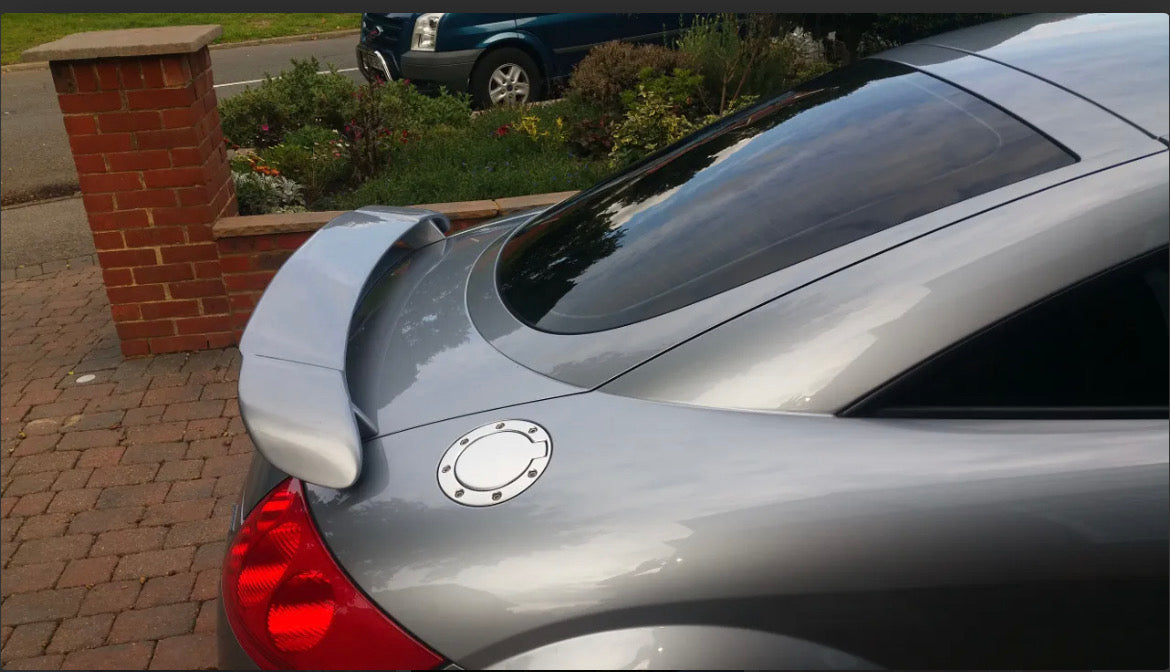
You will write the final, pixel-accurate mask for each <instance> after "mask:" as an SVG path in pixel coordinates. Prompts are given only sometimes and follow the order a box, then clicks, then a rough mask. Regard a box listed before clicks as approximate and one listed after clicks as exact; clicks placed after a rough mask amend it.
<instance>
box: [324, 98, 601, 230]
mask: <svg viewBox="0 0 1170 672" xmlns="http://www.w3.org/2000/svg"><path fill="white" fill-rule="evenodd" d="M566 109H567V107H566V106H565V105H563V101H559V102H556V103H553V104H550V105H547V106H539V107H532V108H528V109H524V108H514V109H506V108H504V109H491V110H485V111H484V112H483V113H482V114H479V115H477V116H476V117H475V118H474V119H472V120H470V123H468V124H467V125H465V126H463V127H461V128H452V127H442V128H436V129H432V130H426V131H422V132H420V133H418V134H417V135H411V136H410V139H409V142H407V143H405V144H403V143H397V144H395V145H394V146H393V148H392V150H391V154H390V157H389V161H390V166H392V167H391V168H389V169H386V170H383V171H381V172H380V173H379V174H378V175H376V176H375V177H374V178H372V179H369V180H367V181H366V182H365V183H363V184H361V185H360V186H358V187H357V188H356V189H354V190H352V191H350V192H348V193H343V194H338V195H335V196H331V197H328V198H325V199H322V200H321V201H319V202H318V203H316V204H315V205H314V207H315V208H319V209H350V208H356V207H360V206H362V205H369V204H380V205H415V204H419V203H435V202H446V201H461V200H476V199H483V198H500V197H505V196H521V195H525V194H534V193H542V192H554V191H567V190H571V189H582V188H585V187H588V186H590V185H592V184H594V183H596V182H597V181H598V180H600V179H602V178H603V177H605V176H606V175H607V174H608V172H609V169H608V167H607V165H606V163H605V162H604V161H591V160H587V159H583V158H582V157H581V156H580V155H578V154H576V153H575V152H573V151H572V150H571V149H570V148H568V147H566V146H565V144H564V143H563V142H561V141H560V140H559V139H558V138H557V134H556V130H557V123H556V120H557V119H558V118H561V119H563V112H564V111H565V110H566ZM532 117H535V119H532ZM526 118H528V119H527V120H526ZM563 125H564V122H562V126H563ZM546 131H547V135H546V134H545V132H546Z"/></svg>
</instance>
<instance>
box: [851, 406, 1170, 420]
mask: <svg viewBox="0 0 1170 672" xmlns="http://www.w3.org/2000/svg"><path fill="white" fill-rule="evenodd" d="M864 417H867V418H902V419H913V418H929V419H935V420H948V419H953V420H1158V419H1167V418H1170V406H891V407H888V408H883V409H879V410H876V411H873V412H871V413H869V414H867V415H865V416H864Z"/></svg>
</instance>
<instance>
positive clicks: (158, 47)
mask: <svg viewBox="0 0 1170 672" xmlns="http://www.w3.org/2000/svg"><path fill="white" fill-rule="evenodd" d="M220 35H223V26H220V25H205V26H163V27H160V28H127V29H124V30H97V31H93V32H88V33H73V34H72V35H67V36H65V37H62V38H61V39H59V40H55V41H53V42H49V43H48V44H42V45H40V46H37V47H33V48H32V49H28V50H26V51H25V52H24V53H23V54H21V60H24V61H81V60H89V59H95V58H127V57H133V56H161V55H164V54H189V53H193V52H196V51H199V50H200V49H202V48H203V47H206V46H207V45H208V44H211V43H212V42H213V41H214V40H215V39H216V38H218V37H219V36H220Z"/></svg>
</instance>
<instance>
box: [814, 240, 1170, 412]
mask: <svg viewBox="0 0 1170 672" xmlns="http://www.w3.org/2000/svg"><path fill="white" fill-rule="evenodd" d="M1167 254H1170V246H1168V245H1165V244H1162V245H1159V246H1158V247H1155V248H1153V249H1151V250H1147V251H1146V252H1143V253H1142V254H1139V255H1137V256H1135V257H1130V258H1129V259H1126V260H1124V261H1122V262H1119V263H1117V264H1114V265H1112V266H1110V267H1109V268H1106V269H1104V270H1101V271H1099V272H1097V273H1094V274H1092V275H1090V276H1087V277H1085V278H1082V279H1081V280H1079V281H1077V282H1075V283H1073V284H1071V285H1068V286H1067V287H1062V288H1061V289H1059V290H1057V291H1055V292H1053V293H1051V294H1049V295H1047V296H1045V297H1043V298H1041V299H1039V300H1037V301H1033V302H1032V303H1029V304H1028V305H1026V306H1023V307H1022V308H1020V309H1019V310H1016V311H1014V312H1012V313H1010V314H1008V315H1005V316H1003V317H1001V318H1000V319H998V320H996V321H994V322H992V323H990V324H988V325H986V326H984V327H983V328H982V329H980V330H978V331H976V332H973V333H971V334H968V335H967V336H965V337H964V338H961V339H959V340H958V341H955V342H954V343H952V344H951V345H949V346H947V347H945V348H943V349H942V350H939V351H938V352H936V353H934V354H932V355H930V356H929V357H927V358H926V359H924V360H922V361H921V362H919V363H918V364H915V365H914V366H912V367H910V368H908V369H906V370H905V371H903V372H902V373H900V374H898V375H897V376H895V377H893V378H891V379H890V380H887V381H886V382H884V383H882V384H881V385H879V386H877V387H876V388H874V389H873V390H871V391H869V392H867V393H866V394H865V395H863V396H862V397H861V398H859V399H857V400H856V401H854V402H852V403H851V404H849V405H847V406H846V407H845V408H844V409H842V410H841V411H839V412H838V413H837V415H838V416H839V417H843V418H844V417H857V418H934V419H943V418H954V419H963V418H986V419H991V418H1012V419H1028V420H1031V419H1051V418H1059V419H1107V418H1158V419H1161V418H1165V417H1170V416H1168V408H1170V407H1164V406H1110V407H1095V406H1057V407H1049V406H1002V407H985V406H932V407H922V406H902V407H897V406H890V407H886V408H881V407H879V404H880V403H881V400H882V399H883V398H884V397H885V396H886V394H887V393H888V392H890V391H891V390H893V389H894V388H896V387H898V386H899V385H901V384H902V383H903V382H905V381H906V380H907V379H909V378H910V377H912V376H913V375H915V374H917V373H918V372H919V371H921V370H922V369H924V368H927V367H929V366H931V365H933V364H934V363H935V362H937V361H938V360H939V359H941V358H943V357H945V356H947V355H949V354H950V353H951V352H954V351H955V350H957V349H959V348H962V347H965V346H967V345H968V344H970V343H972V342H973V341H975V340H977V339H979V338H982V337H983V336H984V335H986V334H987V333H989V332H991V331H992V330H994V329H997V328H999V327H1000V326H1002V325H1004V324H1007V323H1008V322H1011V321H1012V320H1014V319H1016V318H1017V317H1019V316H1021V315H1023V314H1025V313H1027V312H1028V311H1031V310H1034V309H1036V308H1039V307H1040V306H1042V305H1044V304H1046V303H1048V302H1050V301H1054V300H1056V299H1058V298H1060V297H1062V296H1064V295H1066V294H1068V293H1070V292H1074V291H1076V290H1078V289H1080V288H1082V287H1084V286H1085V285H1088V284H1090V283H1092V282H1095V281H1096V280H1098V279H1100V278H1103V277H1105V276H1107V275H1109V274H1110V273H1115V272H1117V271H1119V270H1121V269H1122V268H1125V267H1126V266H1131V265H1134V264H1140V263H1143V262H1145V261H1146V260H1148V259H1151V258H1154V257H1157V256H1158V255H1162V256H1165V255H1167ZM1106 411H1108V413H1106ZM1149 412H1157V414H1156V415H1133V413H1149ZM944 413H945V414H944Z"/></svg>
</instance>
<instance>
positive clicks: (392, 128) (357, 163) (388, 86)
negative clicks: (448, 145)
mask: <svg viewBox="0 0 1170 672" xmlns="http://www.w3.org/2000/svg"><path fill="white" fill-rule="evenodd" d="M346 113H347V117H348V120H347V122H346V123H345V124H344V126H343V129H342V136H343V137H344V139H345V144H344V147H345V156H346V157H347V159H348V160H349V162H350V165H351V167H352V169H353V173H354V176H355V177H356V178H357V179H366V178H369V177H372V176H373V175H375V174H377V173H378V172H380V171H382V170H384V169H385V168H386V166H387V165H388V162H389V160H390V156H391V153H392V150H393V149H394V147H396V146H397V145H398V144H406V143H407V142H409V141H410V138H411V137H412V136H418V135H419V134H420V133H422V132H423V131H424V130H427V131H435V130H436V129H458V128H465V127H467V126H468V124H470V122H471V104H470V99H469V98H468V97H467V96H466V95H461V96H452V95H450V94H448V93H446V92H445V91H443V92H440V94H439V95H438V96H435V97H429V96H426V95H424V94H422V93H420V92H419V91H418V89H417V88H415V87H413V86H411V85H410V84H407V83H403V82H400V81H396V82H386V83H380V84H370V85H366V86H362V87H361V88H360V89H358V91H357V92H356V94H355V95H354V96H353V97H352V101H351V103H350V105H349V107H348V108H347V110H346Z"/></svg>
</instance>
